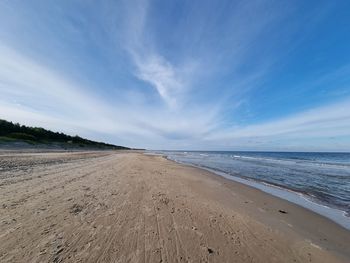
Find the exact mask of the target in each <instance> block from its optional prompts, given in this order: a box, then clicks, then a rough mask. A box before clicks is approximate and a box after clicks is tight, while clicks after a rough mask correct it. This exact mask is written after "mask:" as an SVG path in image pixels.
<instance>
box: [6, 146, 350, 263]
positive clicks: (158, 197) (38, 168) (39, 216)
mask: <svg viewBox="0 0 350 263" xmlns="http://www.w3.org/2000/svg"><path fill="white" fill-rule="evenodd" d="M0 169H1V170H0V201H1V203H0V262H349V261H350V248H349V246H350V245H349V244H350V234H349V231H348V230H345V229H343V228H341V227H340V226H338V225H336V224H335V223H332V222H331V221H329V220H328V219H325V218H323V217H321V216H318V215H316V214H314V213H313V212H310V211H308V210H306V209H303V208H301V207H298V206H295V205H293V204H291V203H289V202H287V201H284V200H281V199H278V198H275V197H272V196H270V195H268V194H266V193H263V192H261V191H259V190H256V189H253V188H251V187H248V186H244V185H242V184H239V183H235V182H231V181H229V180H226V179H224V178H221V177H219V176H216V175H213V174H211V173H209V172H207V171H203V170H200V169H197V168H193V167H187V166H183V165H179V164H176V163H174V162H171V161H169V160H166V159H164V158H162V157H160V156H147V155H144V154H142V153H133V152H129V153H126V152H88V153H10V152H8V153H3V154H2V155H1V154H0ZM279 210H283V211H285V212H286V213H281V212H280V211H279Z"/></svg>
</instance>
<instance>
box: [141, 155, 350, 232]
mask: <svg viewBox="0 0 350 263" xmlns="http://www.w3.org/2000/svg"><path fill="white" fill-rule="evenodd" d="M145 154H147V155H158V156H162V157H163V158H166V159H167V160H169V161H172V162H175V163H178V164H181V165H185V166H189V167H195V168H198V169H203V170H206V171H208V172H211V173H213V174H215V175H218V176H220V177H223V178H226V179H228V180H231V181H234V182H238V183H241V184H244V185H247V186H250V187H253V188H255V189H259V190H261V191H263V192H265V193H267V194H270V195H273V196H275V197H277V198H280V199H283V200H286V201H289V202H291V203H293V204H296V205H299V206H301V207H303V208H306V209H308V210H310V211H312V212H315V213H317V214H318V215H320V216H323V217H326V218H327V219H329V220H331V221H333V222H334V223H337V224H338V225H340V226H341V227H343V228H345V229H346V230H350V217H349V216H347V215H346V211H343V210H341V209H338V208H335V207H330V206H327V205H325V204H322V203H321V202H317V201H316V200H315V201H314V200H312V197H310V196H308V195H307V194H305V193H302V192H298V191H295V190H292V189H288V188H287V187H283V186H280V185H274V184H271V183H268V182H264V181H259V180H255V179H252V178H245V177H244V176H242V177H240V176H235V175H231V174H228V173H225V172H223V171H218V170H215V169H212V168H208V167H204V166H199V165H195V164H191V163H186V162H181V161H178V160H174V159H172V158H169V157H168V156H167V155H166V154H153V153H145Z"/></svg>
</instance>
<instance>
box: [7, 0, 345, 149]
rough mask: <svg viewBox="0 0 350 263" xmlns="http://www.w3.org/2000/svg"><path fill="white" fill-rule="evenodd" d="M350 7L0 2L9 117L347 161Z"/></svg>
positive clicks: (138, 138) (146, 142) (193, 144)
mask: <svg viewBox="0 0 350 263" xmlns="http://www.w3.org/2000/svg"><path fill="white" fill-rule="evenodd" d="M349 10H350V3H349V1H231V0H230V1H204V0H202V1H180V0H176V1H161V0H159V1H147V0H140V1H137V0H136V1H134V0H131V1H130V0H128V1H126V0H125V1H108V0H106V1H92V0H89V1H86V0H84V1H83V0H81V1H78V0H69V1H68V0H63V1H54V0H40V1H39V0H33V1H16V0H11V1H7V0H2V1H0V118H4V119H7V120H11V121H15V122H20V123H23V124H27V125H34V126H42V127H45V128H49V129H52V130H56V131H63V132H66V133H69V134H72V135H75V134H79V135H81V136H84V137H88V138H91V139H95V140H101V141H107V142H111V143H115V144H120V145H126V146H131V147H145V148H148V149H195V150H283V151H349V149H350V48H349V47H350V34H349V28H350V18H349Z"/></svg>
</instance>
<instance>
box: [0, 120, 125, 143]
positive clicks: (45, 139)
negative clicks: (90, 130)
mask: <svg viewBox="0 0 350 263" xmlns="http://www.w3.org/2000/svg"><path fill="white" fill-rule="evenodd" d="M18 141H21V142H26V143H29V144H58V145H60V146H62V147H89V148H99V149H115V150H119V149H129V148H127V147H123V146H118V145H113V144H108V143H103V142H95V141H91V140H88V139H84V138H81V137H79V136H70V135H67V134H64V133H60V132H53V131H49V130H46V129H43V128H38V127H27V126H24V125H20V124H19V123H12V122H9V121H6V120H1V119H0V142H3V143H11V142H18Z"/></svg>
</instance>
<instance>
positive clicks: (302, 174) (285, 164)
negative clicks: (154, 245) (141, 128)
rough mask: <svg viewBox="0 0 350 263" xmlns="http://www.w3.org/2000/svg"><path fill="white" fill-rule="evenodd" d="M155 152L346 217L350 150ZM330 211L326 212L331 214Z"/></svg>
mask: <svg viewBox="0 0 350 263" xmlns="http://www.w3.org/2000/svg"><path fill="white" fill-rule="evenodd" d="M156 153H160V154H163V155H165V156H166V157H167V158H169V159H171V160H174V161H177V162H181V163H185V164H190V165H194V166H198V167H202V168H205V169H209V170H211V171H214V172H218V173H221V174H224V175H225V177H228V178H230V177H232V178H233V179H234V178H236V179H237V178H240V179H242V180H243V182H248V184H251V183H253V184H254V185H255V187H256V186H257V185H265V186H266V185H268V186H272V187H275V188H278V189H279V191H281V190H286V191H288V192H295V193H297V194H299V195H300V196H302V197H303V198H305V199H306V200H307V201H311V202H314V203H316V204H319V205H322V206H324V207H326V208H332V209H336V210H337V211H341V212H342V215H343V216H345V217H348V219H349V216H350V153H311V152H303V153H301V152H204V151H203V152H198V151H188V152H185V151H159V152H156ZM249 182H251V183H249ZM257 188H259V187H257ZM262 190H264V189H262ZM268 192H269V191H268ZM296 203H298V202H296ZM304 206H305V205H304ZM313 210H315V209H313ZM316 210H317V209H316ZM332 211H333V210H332ZM332 211H328V213H331V214H332ZM320 213H321V214H322V212H320ZM332 216H333V215H330V216H329V217H332ZM335 221H337V220H335ZM338 223H339V222H338Z"/></svg>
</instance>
